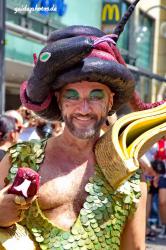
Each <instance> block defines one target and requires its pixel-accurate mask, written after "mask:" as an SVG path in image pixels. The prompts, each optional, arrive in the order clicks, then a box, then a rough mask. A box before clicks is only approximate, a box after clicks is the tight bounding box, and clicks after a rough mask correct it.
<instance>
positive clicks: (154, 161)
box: [147, 136, 166, 239]
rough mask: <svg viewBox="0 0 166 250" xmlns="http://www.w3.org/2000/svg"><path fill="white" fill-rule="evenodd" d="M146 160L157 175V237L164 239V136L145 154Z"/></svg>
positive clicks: (165, 167)
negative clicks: (158, 220)
mask: <svg viewBox="0 0 166 250" xmlns="http://www.w3.org/2000/svg"><path fill="white" fill-rule="evenodd" d="M147 156H148V159H149V160H150V162H151V165H152V167H153V169H154V171H155V172H156V173H158V175H159V178H158V183H157V185H156V186H157V188H158V202H159V204H158V206H159V215H160V221H161V226H162V231H161V233H160V234H159V235H158V237H159V238H161V239H166V136H164V137H163V138H162V139H161V140H159V141H158V142H157V143H155V144H154V145H153V147H152V148H151V149H150V150H149V151H148V153H147Z"/></svg>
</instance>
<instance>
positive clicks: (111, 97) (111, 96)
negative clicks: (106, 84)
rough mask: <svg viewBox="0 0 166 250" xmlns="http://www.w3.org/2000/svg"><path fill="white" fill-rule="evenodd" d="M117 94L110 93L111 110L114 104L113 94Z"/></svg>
mask: <svg viewBox="0 0 166 250" xmlns="http://www.w3.org/2000/svg"><path fill="white" fill-rule="evenodd" d="M114 95H115V93H113V92H111V94H110V98H109V110H111V108H112V106H113V101H114V100H113V96H114Z"/></svg>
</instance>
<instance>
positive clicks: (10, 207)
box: [0, 185, 36, 227]
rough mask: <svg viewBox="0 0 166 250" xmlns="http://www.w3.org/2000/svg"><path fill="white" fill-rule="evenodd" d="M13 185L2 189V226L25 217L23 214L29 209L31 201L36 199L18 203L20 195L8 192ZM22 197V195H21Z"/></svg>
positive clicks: (0, 204)
mask: <svg viewBox="0 0 166 250" xmlns="http://www.w3.org/2000/svg"><path fill="white" fill-rule="evenodd" d="M10 186H11V185H8V186H7V187H5V188H3V189H1V190H0V227H9V226H11V225H13V224H14V223H16V222H19V221H21V220H22V219H23V214H24V211H25V210H26V209H28V208H29V207H30V205H31V203H32V202H33V201H34V200H35V198H36V196H35V197H33V198H28V199H25V201H24V203H23V202H22V203H21V204H18V203H17V200H19V197H20V196H18V195H15V194H8V189H9V188H10ZM20 198H22V197H20Z"/></svg>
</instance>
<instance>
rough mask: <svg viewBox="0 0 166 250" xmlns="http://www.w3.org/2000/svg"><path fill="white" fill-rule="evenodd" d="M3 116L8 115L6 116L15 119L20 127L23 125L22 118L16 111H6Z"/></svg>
mask: <svg viewBox="0 0 166 250" xmlns="http://www.w3.org/2000/svg"><path fill="white" fill-rule="evenodd" d="M5 115H8V116H11V117H13V118H15V119H16V120H17V122H18V123H19V124H20V125H23V118H22V116H21V114H20V113H19V112H18V111H16V110H8V111H6V112H5Z"/></svg>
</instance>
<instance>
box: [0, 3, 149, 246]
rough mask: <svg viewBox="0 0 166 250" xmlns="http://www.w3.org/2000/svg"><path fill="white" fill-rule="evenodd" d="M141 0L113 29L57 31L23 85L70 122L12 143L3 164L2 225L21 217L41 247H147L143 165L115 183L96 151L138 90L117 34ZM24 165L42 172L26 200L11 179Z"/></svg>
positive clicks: (30, 101) (29, 96)
mask: <svg viewBox="0 0 166 250" xmlns="http://www.w3.org/2000/svg"><path fill="white" fill-rule="evenodd" d="M137 2H138V0H137V1H134V3H133V4H132V5H131V6H130V8H129V10H128V12H127V13H126V14H125V16H124V17H123V18H122V20H121V22H120V23H119V25H118V26H117V27H116V28H115V30H114V32H113V34H112V35H108V36H105V34H104V33H103V32H102V31H100V30H98V29H96V28H93V27H84V26H71V27H67V28H65V29H63V30H59V31H55V32H53V33H52V34H51V36H50V37H49V40H48V45H47V46H46V47H45V48H44V49H43V50H42V51H41V53H40V55H39V58H38V60H37V63H36V65H35V68H34V70H33V73H32V75H31V77H30V78H29V80H28V82H25V83H24V84H23V85H22V89H21V100H22V102H23V104H24V105H25V106H26V107H27V108H30V109H32V110H33V111H35V112H36V113H37V114H38V115H40V116H42V117H43V118H47V119H49V120H64V122H65V128H64V131H63V133H62V134H61V135H60V136H58V137H57V138H50V139H49V140H48V141H47V142H46V141H41V142H34V141H33V142H29V143H22V144H17V145H16V146H15V147H12V148H11V149H10V150H9V157H6V158H5V159H4V161H3V162H2V163H1V167H0V171H1V172H0V186H1V188H2V189H1V191H0V226H1V227H3V228H7V227H12V226H13V225H14V224H15V223H19V222H21V223H22V224H23V225H24V226H25V227H26V228H27V229H28V230H29V232H30V233H31V235H32V236H33V239H34V241H35V242H37V245H38V246H37V247H39V249H43V250H44V249H50V250H51V249H55V250H56V249H57V250H58V249H59V250H61V249H74V250H75V249H85V250H86V249H103V248H105V249H108V250H110V249H112V250H118V249H121V250H136V249H141V250H144V249H145V241H144V237H145V206H146V188H145V186H144V185H140V173H139V171H138V172H136V173H135V174H133V176H132V177H131V178H130V179H128V180H126V181H125V182H124V184H123V185H121V186H120V187H119V188H118V189H114V187H112V186H110V185H109V182H108V181H109V176H107V177H106V176H105V175H104V174H103V172H102V166H100V164H99V162H97V161H96V157H95V145H96V144H98V143H100V139H99V133H100V129H101V127H102V125H103V124H104V123H105V122H106V118H107V115H108V113H109V114H110V113H114V112H115V111H116V110H117V109H118V108H119V107H120V106H121V105H123V104H124V103H126V102H128V101H129V99H130V98H131V96H132V94H133V91H134V79H133V76H132V74H131V73H130V71H129V70H128V69H127V68H126V66H125V62H124V60H123V58H122V57H121V55H120V53H119V51H118V49H117V47H116V41H117V40H118V37H119V35H120V33H121V31H122V30H123V26H124V24H125V23H126V21H127V19H128V18H129V16H130V15H131V13H132V11H133V9H134V7H135V5H136V4H137ZM99 153H100V154H101V155H102V151H101V152H99ZM112 157H114V156H112ZM20 166H28V167H31V168H33V169H34V170H36V171H38V173H39V174H40V176H41V181H40V189H39V192H38V196H37V198H36V197H34V198H28V199H24V200H23V202H22V199H20V200H19V197H18V196H17V195H14V194H8V193H7V190H8V188H9V187H8V186H7V187H4V186H5V182H4V179H5V177H6V176H8V178H7V179H8V180H9V181H13V179H14V177H15V173H16V172H17V169H18V168H19V167H20ZM115 167H118V166H115ZM140 187H141V191H142V196H141V198H140V194H141V192H140ZM133 212H134V214H133ZM23 214H24V219H23V218H22V215H23ZM22 219H23V220H22ZM25 246H26V243H25ZM24 249H25V248H24Z"/></svg>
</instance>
